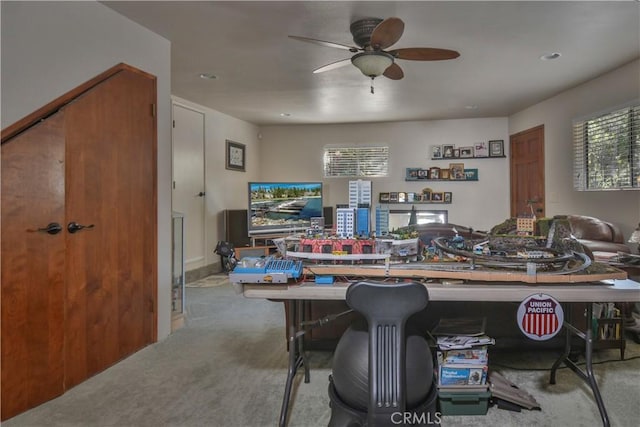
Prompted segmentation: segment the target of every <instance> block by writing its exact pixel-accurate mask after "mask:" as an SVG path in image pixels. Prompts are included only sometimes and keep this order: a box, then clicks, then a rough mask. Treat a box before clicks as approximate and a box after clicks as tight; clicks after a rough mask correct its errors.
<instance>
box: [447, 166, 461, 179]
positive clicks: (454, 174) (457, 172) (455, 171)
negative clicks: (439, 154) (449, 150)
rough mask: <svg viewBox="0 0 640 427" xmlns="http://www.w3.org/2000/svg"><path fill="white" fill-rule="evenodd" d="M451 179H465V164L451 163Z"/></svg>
mask: <svg viewBox="0 0 640 427" xmlns="http://www.w3.org/2000/svg"><path fill="white" fill-rule="evenodd" d="M449 179H458V180H463V179H464V163H449Z"/></svg>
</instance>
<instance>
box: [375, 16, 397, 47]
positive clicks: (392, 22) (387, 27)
mask: <svg viewBox="0 0 640 427" xmlns="http://www.w3.org/2000/svg"><path fill="white" fill-rule="evenodd" d="M403 32H404V22H402V19H400V18H387V19H385V20H384V21H382V22H381V23H379V24H378V25H377V26H376V28H374V29H373V32H372V33H371V46H373V47H374V48H380V49H383V50H384V49H386V48H388V47H389V46H392V45H394V44H395V43H396V42H397V41H398V40H400V37H402V33H403Z"/></svg>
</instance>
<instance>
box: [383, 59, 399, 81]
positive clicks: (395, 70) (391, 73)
mask: <svg viewBox="0 0 640 427" xmlns="http://www.w3.org/2000/svg"><path fill="white" fill-rule="evenodd" d="M382 75H383V76H385V77H386V78H388V79H391V80H400V79H401V78H403V77H404V72H403V71H402V68H400V66H399V65H398V64H396V63H395V62H394V63H393V64H391V65H389V68H387V69H386V70H384V73H383V74H382Z"/></svg>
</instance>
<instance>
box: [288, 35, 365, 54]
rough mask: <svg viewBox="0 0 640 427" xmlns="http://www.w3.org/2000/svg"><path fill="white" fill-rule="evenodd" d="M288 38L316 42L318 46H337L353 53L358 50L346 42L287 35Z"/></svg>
mask: <svg viewBox="0 0 640 427" xmlns="http://www.w3.org/2000/svg"><path fill="white" fill-rule="evenodd" d="M289 38H290V39H294V40H299V41H301V42H307V43H313V44H318V45H320V46H325V47H335V48H338V49H343V50H349V51H351V52H354V53H355V52H357V51H359V50H360V49H359V48H357V47H355V46H347V45H346V44H340V43H333V42H326V41H324V40H318V39H311V38H309V37H300V36H289Z"/></svg>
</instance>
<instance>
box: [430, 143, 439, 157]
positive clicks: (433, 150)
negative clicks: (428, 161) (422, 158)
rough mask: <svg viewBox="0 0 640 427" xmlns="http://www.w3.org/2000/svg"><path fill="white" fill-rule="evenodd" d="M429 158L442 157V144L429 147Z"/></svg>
mask: <svg viewBox="0 0 640 427" xmlns="http://www.w3.org/2000/svg"><path fill="white" fill-rule="evenodd" d="M431 158H432V159H441V158H442V146H441V145H434V146H432V147H431Z"/></svg>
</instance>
